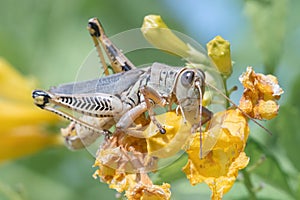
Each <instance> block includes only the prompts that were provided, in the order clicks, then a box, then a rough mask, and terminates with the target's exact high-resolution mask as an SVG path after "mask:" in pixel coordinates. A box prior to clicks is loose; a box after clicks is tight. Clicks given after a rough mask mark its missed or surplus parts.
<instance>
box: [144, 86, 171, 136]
mask: <svg viewBox="0 0 300 200" xmlns="http://www.w3.org/2000/svg"><path fill="white" fill-rule="evenodd" d="M140 92H141V93H142V95H143V96H144V98H145V103H146V106H147V109H148V112H149V117H150V119H151V121H152V122H153V123H154V124H155V125H156V127H157V128H158V130H159V132H160V133H161V134H165V133H166V130H165V128H163V126H162V125H161V124H160V123H159V121H158V120H157V119H156V117H155V113H154V111H153V106H154V105H155V104H157V105H160V106H162V107H164V106H166V105H167V101H166V99H164V98H163V97H162V96H161V95H160V94H159V93H158V92H157V91H156V90H154V89H153V88H151V87H149V86H144V87H143V88H141V89H140Z"/></svg>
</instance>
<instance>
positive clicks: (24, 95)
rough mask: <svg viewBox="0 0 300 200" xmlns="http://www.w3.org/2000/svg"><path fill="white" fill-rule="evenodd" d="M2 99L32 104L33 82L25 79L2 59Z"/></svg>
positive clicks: (0, 83) (0, 93) (0, 60)
mask: <svg viewBox="0 0 300 200" xmlns="http://www.w3.org/2000/svg"><path fill="white" fill-rule="evenodd" d="M0 85H1V87H0V97H1V98H4V99H10V100H15V101H22V102H27V103H29V102H30V103H32V97H31V92H32V90H33V86H34V85H33V84H32V80H28V79H26V78H24V77H23V76H22V75H21V74H20V73H19V72H18V71H16V70H15V69H14V68H13V67H12V66H11V65H10V64H9V63H8V62H7V61H6V60H4V59H3V58H1V57H0Z"/></svg>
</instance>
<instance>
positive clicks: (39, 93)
mask: <svg viewBox="0 0 300 200" xmlns="http://www.w3.org/2000/svg"><path fill="white" fill-rule="evenodd" d="M32 98H33V99H34V104H35V105H37V106H38V107H40V108H42V109H43V108H44V107H45V106H46V105H47V104H49V100H50V99H51V97H50V95H49V94H48V93H47V92H45V91H43V90H34V91H33V92H32Z"/></svg>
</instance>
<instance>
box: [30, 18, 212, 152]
mask: <svg viewBox="0 0 300 200" xmlns="http://www.w3.org/2000/svg"><path fill="white" fill-rule="evenodd" d="M88 30H89V32H90V35H91V36H92V39H93V41H94V44H95V46H96V49H97V52H98V54H99V57H100V60H101V62H102V64H103V66H104V71H105V74H106V75H108V76H106V77H103V78H100V79H95V80H89V81H84V82H78V83H70V84H63V85H60V86H58V87H53V88H51V89H50V90H49V91H43V90H35V91H34V92H33V94H32V96H33V98H34V102H35V104H36V105H37V106H38V107H40V108H42V109H45V110H48V111H51V112H54V113H56V114H58V115H61V116H62V117H64V118H66V119H68V120H70V121H72V122H74V123H75V124H79V125H80V126H81V128H82V127H84V128H85V131H83V130H81V131H77V132H84V134H82V133H81V135H79V136H75V137H73V138H71V137H67V138H66V140H67V141H66V143H67V145H68V146H69V147H70V148H71V149H77V148H81V147H82V146H85V145H89V144H91V143H92V142H93V141H94V140H95V138H97V137H99V136H100V135H108V134H109V133H110V132H109V131H108V130H109V129H110V128H111V127H112V126H113V125H115V126H116V128H117V129H119V130H124V131H126V132H128V133H130V134H132V135H134V136H136V137H143V136H142V135H141V131H142V130H138V129H137V128H130V126H131V125H132V124H133V123H134V120H135V119H137V118H138V117H139V116H141V115H143V114H144V113H145V112H146V111H148V113H149V117H150V119H151V120H152V121H153V123H154V124H155V125H156V126H157V128H158V130H159V132H160V133H162V134H164V133H165V129H164V128H163V125H161V124H160V123H159V122H158V121H157V120H156V118H155V114H154V111H153V107H154V105H159V106H162V107H165V106H167V105H168V106H169V107H171V106H172V105H173V104H174V103H175V104H176V105H177V107H176V111H177V112H179V111H180V112H181V114H182V115H183V118H184V120H185V121H189V122H190V123H191V124H193V130H192V132H195V131H196V129H197V128H199V127H201V124H204V123H205V122H207V121H208V120H209V119H210V118H211V116H212V112H210V111H209V110H208V109H206V108H205V107H203V106H201V101H202V97H203V93H204V87H205V74H204V72H203V71H202V70H200V69H190V68H186V67H171V66H168V65H165V64H160V63H154V64H153V65H151V66H149V67H146V68H139V69H137V68H136V67H135V66H134V65H133V64H132V63H131V62H130V61H129V60H128V59H127V58H126V56H125V55H124V54H122V52H121V51H120V50H119V49H118V48H117V47H116V46H115V45H114V44H113V43H112V42H111V41H110V40H109V39H108V37H107V36H106V35H105V33H104V30H103V28H102V25H101V23H100V22H99V21H98V20H97V19H96V18H92V19H90V20H89V24H88ZM99 44H100V45H101V46H102V47H103V49H104V50H105V52H106V54H107V55H108V57H109V59H110V62H111V67H112V69H113V71H114V72H115V73H117V74H113V75H109V72H108V70H107V69H108V67H107V66H106V63H105V60H104V56H103V54H102V51H101V48H100V45H99ZM119 72H121V73H119ZM74 88H76V91H74ZM59 108H65V109H67V110H70V109H71V110H73V111H75V112H78V113H82V114H83V115H84V116H83V117H82V118H76V117H74V116H72V115H71V114H69V113H67V112H65V111H64V110H61V109H59ZM202 116H204V118H205V119H204V120H202V119H203V118H202ZM98 118H101V120H97V122H96V120H95V119H98ZM92 119H93V120H92ZM88 121H89V122H90V121H92V123H89V122H88ZM74 126H75V125H74V124H73V128H74ZM99 127H100V128H99ZM79 140H80V141H81V140H83V142H79ZM82 143H84V145H82Z"/></svg>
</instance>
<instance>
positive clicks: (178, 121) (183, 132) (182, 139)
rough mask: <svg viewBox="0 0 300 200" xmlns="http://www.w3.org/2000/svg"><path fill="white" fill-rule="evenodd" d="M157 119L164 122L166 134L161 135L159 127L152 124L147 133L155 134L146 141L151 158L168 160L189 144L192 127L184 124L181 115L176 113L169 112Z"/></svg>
mask: <svg viewBox="0 0 300 200" xmlns="http://www.w3.org/2000/svg"><path fill="white" fill-rule="evenodd" d="M156 119H157V120H158V121H160V122H163V124H164V128H165V129H166V133H165V134H161V133H159V131H157V127H156V126H155V125H154V124H153V123H152V122H151V123H150V125H149V126H148V128H147V129H146V130H145V131H144V132H146V133H155V134H154V135H153V136H152V137H149V138H147V139H146V141H147V149H148V154H149V156H156V157H158V158H167V157H171V156H173V155H175V154H176V153H177V152H179V151H180V150H181V149H183V147H184V146H185V145H186V144H187V141H188V140H189V138H190V134H191V125H190V124H189V123H188V122H186V123H184V122H183V119H182V116H181V115H176V113H175V112H167V113H164V114H161V115H158V116H156Z"/></svg>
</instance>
